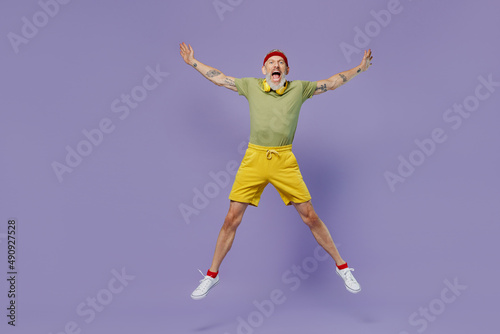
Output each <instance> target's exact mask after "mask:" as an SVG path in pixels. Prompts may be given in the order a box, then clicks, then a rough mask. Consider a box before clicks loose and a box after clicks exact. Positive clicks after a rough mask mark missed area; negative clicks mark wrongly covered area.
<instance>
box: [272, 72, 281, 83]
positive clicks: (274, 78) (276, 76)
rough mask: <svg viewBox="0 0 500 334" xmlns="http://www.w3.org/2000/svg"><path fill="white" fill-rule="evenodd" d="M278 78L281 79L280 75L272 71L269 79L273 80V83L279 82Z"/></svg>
mask: <svg viewBox="0 0 500 334" xmlns="http://www.w3.org/2000/svg"><path fill="white" fill-rule="evenodd" d="M280 77H281V73H280V72H278V71H274V72H273V73H272V74H271V78H272V79H273V81H279V80H280Z"/></svg>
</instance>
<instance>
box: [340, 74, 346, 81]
mask: <svg viewBox="0 0 500 334" xmlns="http://www.w3.org/2000/svg"><path fill="white" fill-rule="evenodd" d="M339 75H340V77H341V78H342V82H347V78H346V76H345V75H343V74H342V73H340V74H339Z"/></svg>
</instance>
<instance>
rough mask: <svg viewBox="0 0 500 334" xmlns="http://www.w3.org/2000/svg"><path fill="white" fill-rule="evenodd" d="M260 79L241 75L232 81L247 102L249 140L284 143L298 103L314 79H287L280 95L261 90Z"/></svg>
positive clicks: (310, 91)
mask: <svg viewBox="0 0 500 334" xmlns="http://www.w3.org/2000/svg"><path fill="white" fill-rule="evenodd" d="M263 81H264V79H257V78H241V79H236V80H235V81H234V82H235V84H236V88H237V89H238V93H239V94H240V95H243V96H245V97H246V98H247V100H248V104H249V105H250V143H252V144H255V145H260V146H285V145H290V144H292V142H293V137H294V136H295V130H296V129H297V122H298V121H299V113H300V107H302V103H304V102H305V101H306V100H307V99H308V98H310V97H312V96H313V94H314V91H315V90H316V82H311V81H301V80H294V81H289V82H288V87H287V89H286V90H285V93H284V94H283V95H279V94H278V93H276V92H275V91H273V90H271V91H270V92H264V90H263V89H262V82H263Z"/></svg>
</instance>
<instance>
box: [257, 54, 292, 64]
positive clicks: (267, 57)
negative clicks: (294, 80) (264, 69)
mask: <svg viewBox="0 0 500 334" xmlns="http://www.w3.org/2000/svg"><path fill="white" fill-rule="evenodd" d="M272 56H280V57H281V58H283V60H284V61H285V64H286V66H287V67H288V59H286V56H285V55H284V54H283V53H282V52H279V51H274V52H271V53H270V54H268V55H267V56H266V58H264V64H263V65H266V61H267V60H268V59H269V58H271V57H272Z"/></svg>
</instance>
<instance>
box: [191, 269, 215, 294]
mask: <svg viewBox="0 0 500 334" xmlns="http://www.w3.org/2000/svg"><path fill="white" fill-rule="evenodd" d="M198 271H199V272H200V274H201V275H202V276H203V279H202V280H201V281H200V285H198V287H197V288H196V289H195V290H194V291H193V293H192V294H191V298H193V299H194V300H198V299H202V298H205V297H206V296H207V294H208V292H209V291H210V289H212V288H213V287H214V286H216V285H217V283H219V275H217V276H216V277H215V278H212V277H210V276H205V275H203V272H202V271H201V270H199V269H198Z"/></svg>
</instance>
